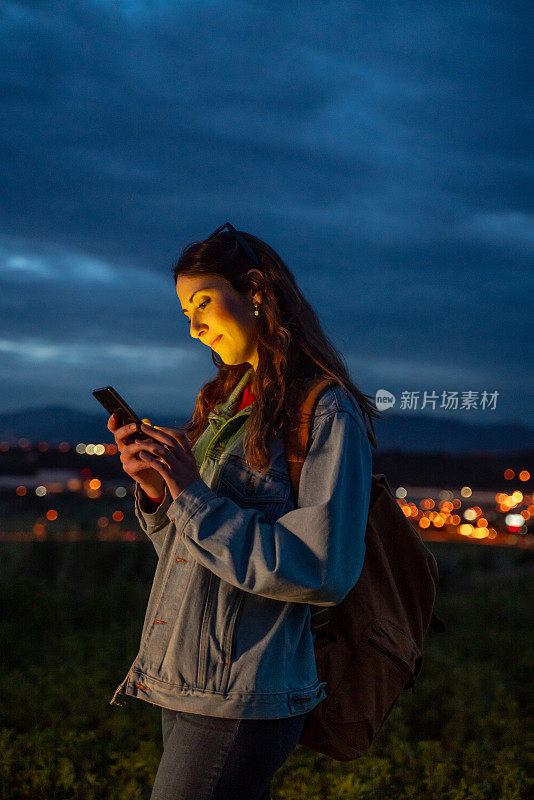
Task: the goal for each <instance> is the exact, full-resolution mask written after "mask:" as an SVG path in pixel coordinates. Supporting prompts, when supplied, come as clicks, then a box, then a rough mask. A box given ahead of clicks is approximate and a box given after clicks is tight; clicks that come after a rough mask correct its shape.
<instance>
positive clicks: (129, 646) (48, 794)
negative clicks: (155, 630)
mask: <svg viewBox="0 0 534 800" xmlns="http://www.w3.org/2000/svg"><path fill="white" fill-rule="evenodd" d="M428 546H429V549H431V550H432V552H433V553H434V554H435V556H436V558H437V561H438V566H439V567H440V574H442V575H443V585H442V586H440V591H439V594H438V600H437V603H436V613H438V614H439V616H441V617H442V618H443V619H444V620H445V622H446V624H447V631H446V632H445V633H444V634H436V633H434V632H433V631H429V633H428V635H427V638H426V641H425V650H424V660H423V668H422V671H421V674H420V676H419V678H418V682H417V687H416V692H415V694H411V692H404V693H403V695H402V697H401V699H400V700H399V702H398V704H397V706H396V707H395V710H394V711H393V713H392V714H391V715H390V717H389V718H388V719H387V721H386V723H385V725H384V727H383V728H382V730H381V732H380V734H379V736H378V738H377V739H376V740H375V743H374V744H373V747H372V749H371V751H370V752H369V754H368V755H367V756H365V757H364V758H361V759H359V760H357V761H353V762H346V763H340V762H335V761H331V760H329V759H328V758H326V757H324V756H320V755H317V754H316V753H313V752H312V751H310V750H307V749H306V748H304V747H302V746H298V747H297V749H296V750H295V751H294V753H293V755H292V756H291V758H290V759H289V760H288V761H287V762H286V764H285V765H284V766H283V768H282V769H281V770H280V772H279V773H278V774H277V775H276V777H275V780H274V782H273V791H272V794H273V798H276V799H277V800H282V799H283V800H326V799H328V800H352V799H354V800H363V799H364V798H365V800H378V799H379V798H384V799H387V800H408V798H410V800H412V799H413V798H416V799H417V800H437V799H438V798H439V799H440V800H442V799H446V800H527V798H531V797H532V796H533V795H534V779H533V777H532V776H533V775H534V769H533V761H534V758H533V755H534V730H533V726H532V711H533V680H532V672H533V666H534V633H533V628H532V608H533V607H534V587H533V582H532V578H531V577H530V576H529V575H528V574H526V573H525V562H528V561H529V560H530V556H531V553H528V554H525V553H520V552H519V551H515V550H512V549H510V548H494V547H491V548H488V547H484V546H480V545H474V544H472V543H466V544H465V545H464V544H459V545H450V544H438V543H431V544H430V545H428ZM484 551H486V552H484ZM155 563H156V556H155V553H154V552H153V549H152V546H151V545H150V544H145V543H120V542H119V543H114V542H109V543H108V542H104V543H90V542H87V543H86V542H73V543H63V544H62V543H51V542H44V543H35V544H33V543H32V544H18V543H13V544H11V543H10V544H4V545H2V549H1V551H0V575H1V578H2V581H1V589H0V591H1V608H2V612H3V613H2V622H1V641H0V646H1V652H2V654H3V664H4V668H3V670H2V671H1V674H0V696H1V708H2V719H1V722H0V725H1V730H0V798H2V800H38V799H40V798H43V800H44V799H46V800H52V799H53V798H58V799H59V798H61V799H63V798H65V800H66V799H67V798H83V800H100V799H101V798H102V799H104V798H105V800H110V798H113V800H137V799H138V798H139V799H141V798H146V799H147V800H148V798H149V797H150V791H151V786H152V781H153V778H154V775H155V771H156V768H157V765H158V762H159V758H160V755H161V728H160V712H159V710H158V709H157V708H155V707H153V706H152V705H149V704H146V703H143V702H139V701H137V700H130V701H129V702H128V703H127V704H126V705H125V706H123V707H117V706H110V705H109V700H110V698H111V696H112V694H113V692H114V690H115V688H116V686H117V685H118V684H119V683H120V681H121V680H122V678H123V677H124V675H125V674H126V671H127V670H128V667H129V666H130V664H131V661H132V660H133V658H134V656H135V654H136V652H137V648H138V642H139V636H140V632H141V627H142V621H143V616H144V611H145V605H146V601H147V599H148V594H149V591H150V584H151V577H152V574H153V570H154V567H155ZM503 565H507V569H506V572H505V573H504V574H503V575H502V576H501V575H500V568H501V566H503ZM526 566H527V569H528V563H527V564H526ZM529 776H530V777H529Z"/></svg>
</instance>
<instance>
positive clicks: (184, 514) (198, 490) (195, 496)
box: [167, 478, 218, 533]
mask: <svg viewBox="0 0 534 800" xmlns="http://www.w3.org/2000/svg"><path fill="white" fill-rule="evenodd" d="M217 497H218V495H216V494H215V492H214V491H213V489H210V487H209V486H208V485H207V484H206V483H204V481H203V480H202V478H198V479H197V480H196V481H193V483H190V484H189V486H187V487H186V488H185V489H184V490H183V491H182V492H180V494H179V495H178V497H177V498H176V500H174V501H173V502H172V503H171V505H170V506H169V508H168V509H167V516H168V518H169V519H170V520H171V521H172V522H174V524H175V525H176V528H177V530H178V532H179V533H181V532H182V530H183V529H184V528H185V526H186V525H187V523H188V522H189V520H190V519H191V517H192V516H193V514H195V513H196V512H197V511H198V509H199V508H202V506H203V505H205V504H206V503H207V502H209V501H210V500H212V499H213V498H217Z"/></svg>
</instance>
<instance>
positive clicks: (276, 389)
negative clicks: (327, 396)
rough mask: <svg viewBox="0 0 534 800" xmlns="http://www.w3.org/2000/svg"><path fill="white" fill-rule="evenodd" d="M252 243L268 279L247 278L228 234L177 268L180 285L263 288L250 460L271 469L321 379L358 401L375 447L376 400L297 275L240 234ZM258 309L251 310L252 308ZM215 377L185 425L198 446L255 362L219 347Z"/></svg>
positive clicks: (190, 252) (200, 245)
mask: <svg viewBox="0 0 534 800" xmlns="http://www.w3.org/2000/svg"><path fill="white" fill-rule="evenodd" d="M239 233H240V234H241V236H242V237H243V238H244V239H245V240H246V242H247V243H248V244H249V245H250V246H251V248H252V250H253V251H254V253H255V254H256V256H257V257H258V260H259V262H260V265H261V269H260V271H261V273H262V276H261V277H260V276H258V274H257V273H252V274H250V275H247V272H248V271H249V270H250V269H256V266H255V265H254V264H253V263H252V262H251V260H250V258H249V257H248V256H247V255H246V253H245V252H244V251H243V249H242V248H241V246H240V245H239V244H238V243H237V241H236V240H235V238H234V237H233V235H232V234H231V233H228V232H226V231H223V232H221V233H219V234H218V235H216V236H214V237H213V238H212V239H209V241H206V242H193V243H192V244H190V245H188V246H187V247H185V248H184V249H183V250H182V252H181V254H180V257H179V259H178V262H177V263H176V266H175V267H174V268H173V277H174V283H175V285H176V282H177V280H178V277H179V276H181V275H187V276H193V275H194V276H217V277H218V278H222V279H224V280H226V281H227V282H228V283H229V284H230V285H231V286H232V287H233V289H234V290H235V291H236V292H239V293H240V294H242V295H245V294H246V293H248V292H249V291H250V290H253V291H254V292H256V291H261V293H262V301H261V306H260V315H259V316H258V317H257V318H255V319H257V349H258V367H257V369H256V370H255V371H254V372H253V375H252V381H251V384H250V390H251V392H252V394H253V395H254V397H255V398H256V400H255V402H254V403H253V405H252V409H251V413H250V416H249V419H248V425H247V429H246V433H245V437H244V447H245V454H246V460H247V463H248V465H249V466H250V467H251V468H252V469H256V470H258V471H264V470H266V469H267V467H268V465H269V461H270V452H269V447H268V444H267V443H268V441H269V439H270V438H271V436H276V437H277V436H278V435H279V434H280V432H282V433H283V431H284V430H289V428H290V426H291V425H292V424H294V423H295V419H296V418H297V415H298V411H299V408H300V404H301V403H302V400H303V399H304V394H303V391H304V389H305V386H306V384H307V383H308V381H309V380H311V379H313V378H314V377H316V376H321V377H328V378H334V379H335V380H337V381H338V382H339V383H340V384H341V385H342V386H343V387H344V388H345V389H346V391H348V392H349V393H350V394H352V395H353V397H354V398H355V400H356V401H357V403H358V404H359V406H360V408H361V410H362V413H363V415H364V420H365V418H366V417H367V418H368V419H369V424H370V426H371V431H369V428H367V433H368V436H369V440H370V442H371V444H372V446H373V447H375V448H376V439H375V433H374V426H373V421H372V417H378V418H380V417H381V414H380V412H379V411H378V410H377V408H376V405H375V402H374V400H373V399H372V398H371V397H370V396H369V395H366V394H364V393H363V392H361V391H360V390H359V389H358V388H357V386H356V385H355V384H354V383H353V382H352V381H351V379H350V377H349V373H348V370H347V368H346V366H345V363H344V359H343V357H342V356H341V354H340V353H338V351H337V350H336V348H335V347H334V346H333V345H332V344H331V342H330V341H329V340H328V338H327V337H326V335H325V333H324V332H323V330H322V328H321V324H320V322H319V320H318V318H317V315H316V314H315V311H314V310H313V308H312V307H311V305H310V304H309V303H308V302H307V300H306V299H305V298H304V297H303V295H302V293H301V292H300V290H299V288H298V286H297V284H296V281H295V278H294V276H293V274H292V272H291V271H290V270H289V269H288V267H287V266H286V264H285V263H284V262H283V260H282V259H281V258H280V256H279V255H278V253H276V252H275V251H274V250H273V249H272V247H270V246H269V245H268V244H266V243H265V242H263V241H262V240H261V239H258V238H256V236H253V235H252V234H250V233H245V232H244V231H239ZM251 310H252V307H251ZM211 357H212V360H213V363H214V364H215V366H216V367H217V368H218V373H217V375H216V377H215V378H214V379H213V380H211V381H208V382H207V383H205V384H204V386H203V387H202V388H201V390H200V392H199V394H198V396H197V400H196V403H195V408H194V410H193V415H192V417H191V419H190V420H189V422H188V423H187V424H186V425H185V426H184V427H183V429H182V430H183V431H184V432H185V434H186V436H187V439H188V441H189V443H190V444H193V443H194V442H196V440H197V439H198V437H199V436H200V434H201V433H202V432H203V431H204V430H205V428H206V427H207V425H208V414H209V412H210V411H211V410H212V409H213V408H214V406H215V405H216V404H217V403H221V402H222V401H224V400H226V399H227V398H228V396H229V394H230V393H231V391H232V389H234V388H235V386H236V385H237V383H238V382H239V380H240V379H241V378H242V376H243V375H244V373H245V372H246V371H247V369H249V368H250V364H249V363H248V362H245V363H244V364H237V365H227V364H224V362H223V361H222V359H221V357H220V356H219V355H218V354H217V353H216V352H215V351H214V350H212V353H211Z"/></svg>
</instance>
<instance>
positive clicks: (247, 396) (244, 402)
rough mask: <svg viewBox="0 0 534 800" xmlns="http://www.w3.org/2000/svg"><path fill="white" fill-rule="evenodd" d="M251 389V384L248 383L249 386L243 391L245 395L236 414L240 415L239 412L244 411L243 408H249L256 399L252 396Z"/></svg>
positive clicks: (242, 396)
mask: <svg viewBox="0 0 534 800" xmlns="http://www.w3.org/2000/svg"><path fill="white" fill-rule="evenodd" d="M249 387H250V384H249V383H247V385H246V386H245V388H244V389H243V394H242V395H241V401H240V403H239V405H238V407H237V409H236V411H235V413H236V414H237V413H238V411H242V409H243V408H246V407H247V406H249V405H250V404H251V403H253V402H254V400H255V399H256V398H255V397H254V395H253V394H252V392H251V391H250V388H249Z"/></svg>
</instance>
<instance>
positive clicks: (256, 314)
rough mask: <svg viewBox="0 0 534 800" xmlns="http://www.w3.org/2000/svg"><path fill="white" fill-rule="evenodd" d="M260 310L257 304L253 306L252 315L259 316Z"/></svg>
mask: <svg viewBox="0 0 534 800" xmlns="http://www.w3.org/2000/svg"><path fill="white" fill-rule="evenodd" d="M259 315H260V312H259V311H258V306H254V316H255V317H259Z"/></svg>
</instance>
